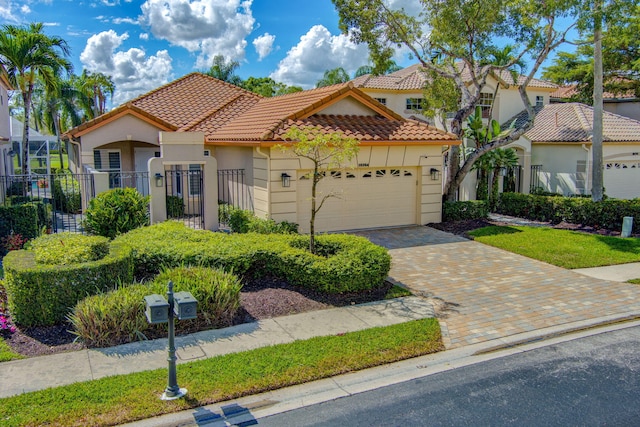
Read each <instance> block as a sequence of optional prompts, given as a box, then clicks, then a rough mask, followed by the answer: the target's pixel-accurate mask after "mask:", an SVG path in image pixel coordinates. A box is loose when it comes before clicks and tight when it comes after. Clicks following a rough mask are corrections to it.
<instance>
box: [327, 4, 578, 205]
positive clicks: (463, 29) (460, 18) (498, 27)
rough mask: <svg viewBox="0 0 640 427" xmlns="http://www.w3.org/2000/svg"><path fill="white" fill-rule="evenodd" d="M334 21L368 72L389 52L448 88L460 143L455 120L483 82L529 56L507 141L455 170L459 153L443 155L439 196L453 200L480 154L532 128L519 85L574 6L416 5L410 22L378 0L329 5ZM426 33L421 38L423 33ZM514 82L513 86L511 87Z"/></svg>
mask: <svg viewBox="0 0 640 427" xmlns="http://www.w3.org/2000/svg"><path fill="white" fill-rule="evenodd" d="M332 2H333V4H334V5H335V6H336V9H337V10H338V14H339V17H340V28H341V29H342V31H343V32H344V33H348V34H351V37H352V39H353V41H355V42H357V43H367V45H368V46H369V50H370V54H371V58H372V60H373V62H374V69H375V70H378V71H382V70H384V67H385V66H386V64H387V63H388V61H389V60H390V59H391V58H392V56H393V55H394V54H395V51H396V48H397V47H404V48H406V49H408V50H409V51H410V52H411V55H412V57H413V58H415V59H416V60H417V61H418V62H419V63H420V64H421V65H422V66H423V67H424V68H425V69H427V70H430V71H432V72H434V73H436V74H438V75H439V76H441V77H443V78H446V79H449V80H451V81H453V82H454V83H455V86H456V87H457V89H458V90H459V91H460V102H459V104H458V108H457V111H456V113H455V115H454V118H453V120H452V131H453V132H455V133H456V134H457V135H458V136H460V137H461V138H462V136H463V127H462V125H463V121H464V120H465V119H466V118H467V117H468V116H469V115H470V114H472V113H473V110H474V108H475V106H476V104H477V103H478V102H479V100H480V93H481V91H482V90H483V89H484V87H485V85H486V82H487V78H488V77H489V76H499V77H501V78H502V77H503V76H504V72H505V70H508V69H510V68H511V67H512V66H513V65H514V64H516V63H517V62H518V61H519V60H520V59H522V58H525V57H530V58H532V59H533V66H532V67H531V69H530V70H529V73H528V74H527V75H526V76H525V78H524V79H521V80H520V81H518V82H513V84H514V85H517V87H518V90H519V92H520V97H521V99H522V102H523V108H524V109H526V111H527V112H528V114H529V120H528V121H527V123H526V124H525V125H524V126H523V127H521V128H519V129H517V130H514V131H513V132H511V133H510V134H509V135H506V136H504V137H500V138H497V139H493V140H491V141H490V142H488V143H487V144H485V145H483V146H479V147H475V148H473V150H472V151H470V152H469V155H468V156H467V157H466V159H465V160H464V162H463V163H462V164H461V155H460V147H459V146H453V147H451V149H450V151H449V156H448V157H449V167H448V176H447V180H446V182H445V186H444V191H445V193H446V197H447V199H449V200H455V199H456V196H457V190H458V188H459V186H460V184H461V183H462V181H463V179H464V177H465V176H466V175H467V173H468V172H469V171H470V170H471V167H472V166H473V163H474V162H475V161H476V159H478V158H479V157H480V156H481V155H482V154H484V153H486V152H487V151H490V150H492V149H494V148H497V147H501V146H504V145H506V144H509V143H511V142H513V141H515V140H517V139H518V138H519V137H520V136H521V135H522V134H523V133H525V132H526V131H527V130H529V129H530V128H531V127H532V126H533V120H534V117H535V112H534V109H533V106H532V105H531V102H530V101H529V97H528V95H527V86H528V85H529V82H530V81H531V79H532V78H533V76H534V75H535V74H536V73H537V71H538V69H539V68H540V65H541V64H542V62H543V61H544V60H545V59H546V58H547V56H548V55H549V53H550V52H551V51H552V50H554V49H555V48H556V47H557V46H559V45H560V44H561V43H563V42H564V41H565V36H566V34H567V32H568V31H569V30H570V29H571V28H572V25H570V26H567V25H566V23H563V24H562V25H560V24H558V23H557V18H559V17H563V16H569V15H570V12H572V11H573V8H574V7H575V6H576V3H579V2H577V0H550V1H545V2H537V1H536V2H532V1H529V0H452V1H447V2H443V1H441V0H421V1H420V5H421V11H420V13H419V14H418V15H414V16H411V15H409V14H407V13H406V12H405V10H404V9H392V8H391V7H390V6H389V2H387V1H385V0H332ZM426 28H428V32H427V31H425V29H426ZM505 40H508V41H509V43H510V44H512V45H514V46H518V47H519V50H518V51H517V52H515V51H514V53H513V54H512V60H511V61H509V62H507V63H503V64H495V63H487V61H486V58H487V57H489V54H491V53H492V52H496V51H497V50H498V44H504V43H505ZM518 83H519V85H518Z"/></svg>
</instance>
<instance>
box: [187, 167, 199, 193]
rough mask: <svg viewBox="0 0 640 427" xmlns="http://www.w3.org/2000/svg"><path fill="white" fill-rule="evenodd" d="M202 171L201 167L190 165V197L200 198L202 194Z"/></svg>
mask: <svg viewBox="0 0 640 427" xmlns="http://www.w3.org/2000/svg"><path fill="white" fill-rule="evenodd" d="M201 182H202V171H201V170H200V165H189V195H190V196H198V195H200V193H201V188H200V187H201V185H200V184H201Z"/></svg>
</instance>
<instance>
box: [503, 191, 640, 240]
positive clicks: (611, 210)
mask: <svg viewBox="0 0 640 427" xmlns="http://www.w3.org/2000/svg"><path fill="white" fill-rule="evenodd" d="M499 212H500V213H502V214H505V215H512V216H516V217H520V218H527V219H531V220H535V221H550V222H552V223H559V222H562V221H566V222H570V223H573V224H582V225H586V226H592V227H597V228H606V229H609V230H620V229H621V228H622V221H623V218H624V217H625V216H630V217H634V218H635V220H634V223H633V232H634V233H640V223H639V222H640V199H633V200H623V199H606V200H602V201H600V202H594V201H593V200H591V199H588V198H585V197H563V196H539V195H534V194H521V193H502V195H501V203H500V210H499Z"/></svg>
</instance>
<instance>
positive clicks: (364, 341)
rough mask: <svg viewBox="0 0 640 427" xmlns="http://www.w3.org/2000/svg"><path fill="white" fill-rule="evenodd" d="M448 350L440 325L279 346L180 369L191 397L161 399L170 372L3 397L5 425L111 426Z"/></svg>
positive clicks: (0, 414) (0, 411) (414, 324)
mask: <svg viewBox="0 0 640 427" xmlns="http://www.w3.org/2000/svg"><path fill="white" fill-rule="evenodd" d="M443 349H444V345H443V344H442V337H441V333H440V326H439V324H438V321H437V319H434V318H429V319H422V320H414V321H410V322H406V323H401V324H397V325H392V326H386V327H377V328H371V329H366V330H362V331H358V332H350V333H345V334H340V335H333V336H326V337H316V338H311V339H308V340H301V341H295V342H292V343H288V344H278V345H274V346H269V347H263V348H259V349H255V350H250V351H244V352H241V353H233V354H227V355H223V356H217V357H213V358H210V359H206V360H202V361H195V362H190V363H185V364H181V365H179V366H178V383H179V384H180V386H181V387H185V388H187V389H188V390H189V393H188V395H187V397H186V398H184V399H180V400H175V401H169V402H166V401H161V400H160V395H161V394H162V392H163V391H164V388H165V386H166V381H167V371H166V369H157V370H153V371H146V372H139V373H134V374H128V375H118V376H112V377H107V378H102V379H99V380H94V381H88V382H83V383H76V384H71V385H67V386H62V387H57V388H52V389H47V390H41V391H36V392H31V393H25V394H22V395H18V396H12V397H8V398H4V399H0V425H2V426H6V427H9V426H25V425H43V424H46V425H60V426H67V425H83V426H84V425H92V426H106V425H116V424H121V423H125V422H130V421H135V420H140V419H145V418H149V417H153V416H158V415H162V414H167V413H171V412H177V411H182V410H185V409H189V408H195V407H198V406H202V405H207V404H211V403H215V402H220V401H225V400H229V399H233V398H237V397H240V396H245V395H251V394H256V393H260V392H264V391H268V390H274V389H277V388H282V387H286V386H291V385H295V384H301V383H305V382H309V381H314V380H318V379H321V378H327V377H330V376H334V375H339V374H344V373H347V372H352V371H356V370H361V369H365V368H369V367H373V366H378V365H382V364H386V363H391V362H395V361H398V360H404V359H408V358H412V357H417V356H422V355H425V354H430V353H434V352H437V351H441V350H443Z"/></svg>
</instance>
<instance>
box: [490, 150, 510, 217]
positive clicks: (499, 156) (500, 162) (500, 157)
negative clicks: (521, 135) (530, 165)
mask: <svg viewBox="0 0 640 427" xmlns="http://www.w3.org/2000/svg"><path fill="white" fill-rule="evenodd" d="M489 153H491V164H492V166H493V174H492V175H491V185H490V186H489V187H490V188H491V197H489V205H490V207H491V209H492V210H494V209H495V208H496V206H497V205H498V186H499V180H498V176H499V175H501V172H502V171H505V172H506V171H507V170H508V168H512V167H514V166H516V165H517V164H518V155H517V154H516V150H514V149H513V148H495V149H493V150H491V151H489V152H488V153H487V154H489Z"/></svg>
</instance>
